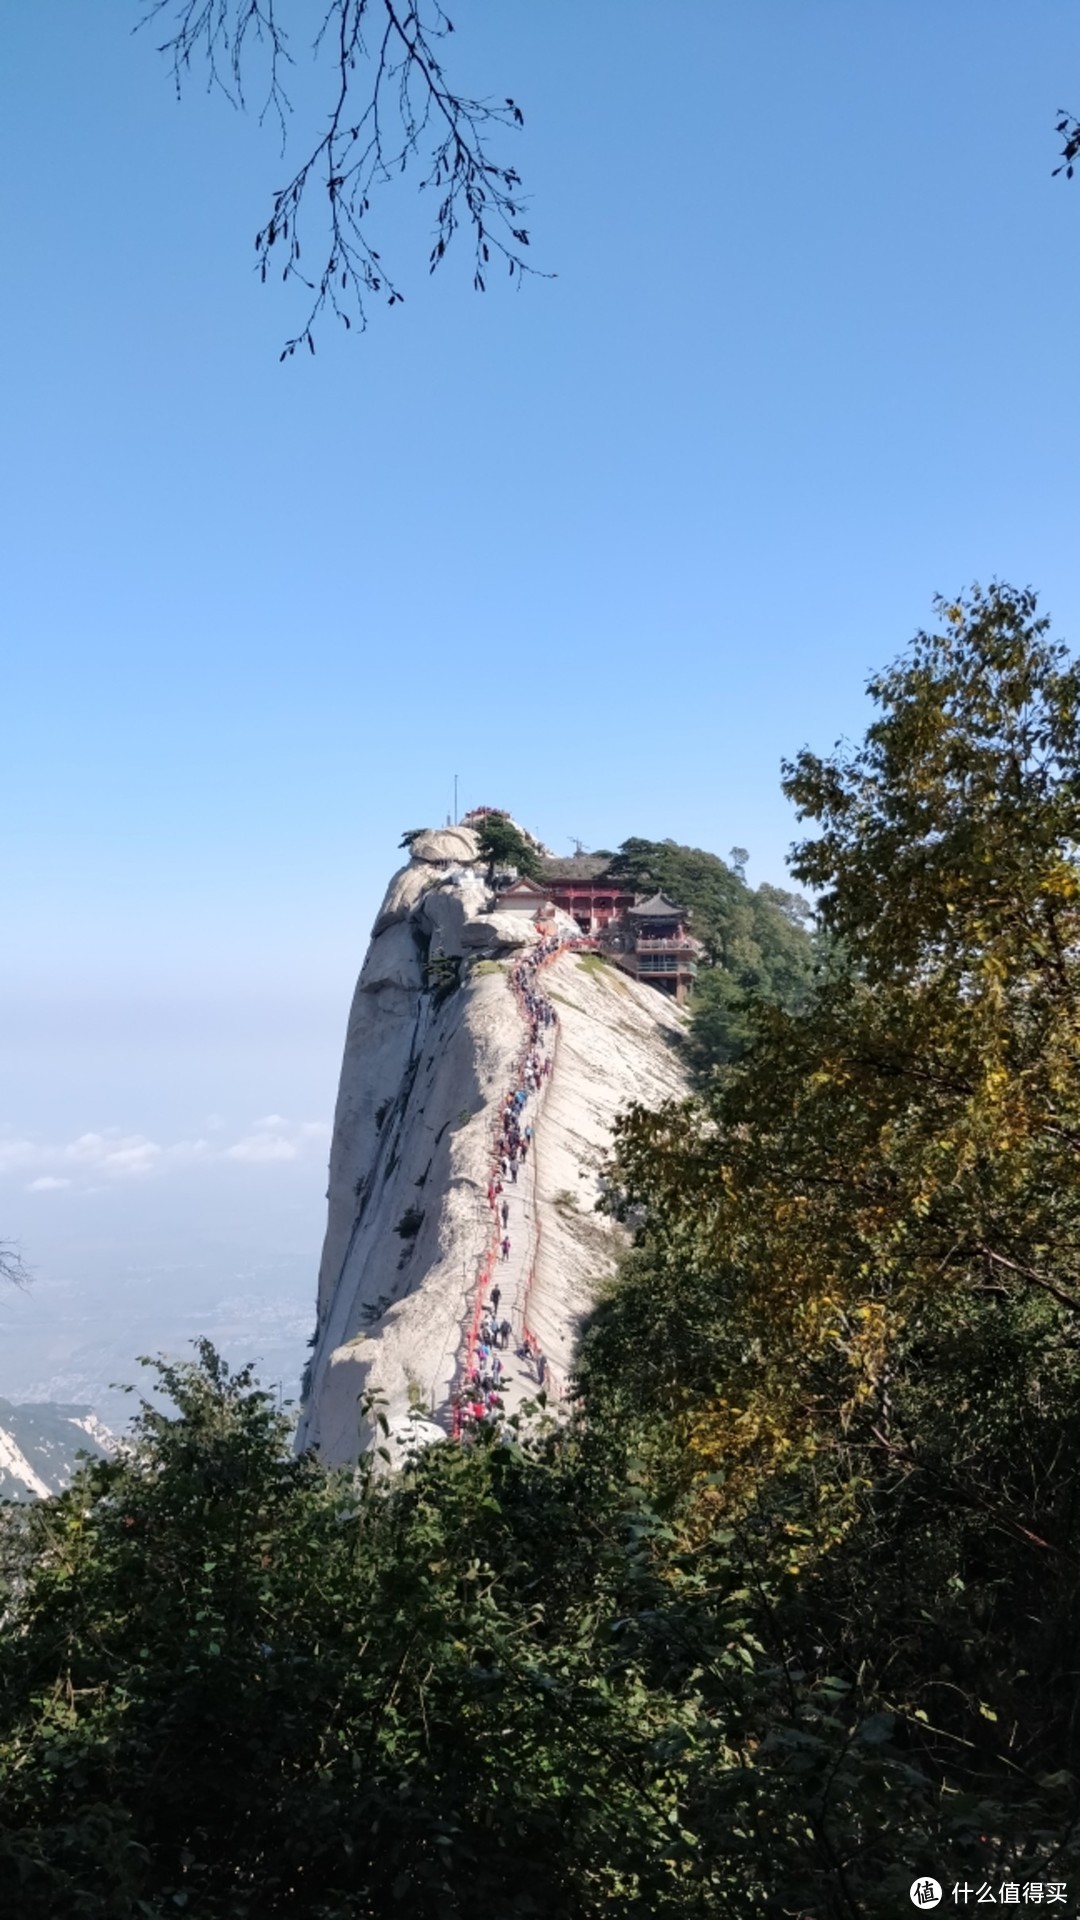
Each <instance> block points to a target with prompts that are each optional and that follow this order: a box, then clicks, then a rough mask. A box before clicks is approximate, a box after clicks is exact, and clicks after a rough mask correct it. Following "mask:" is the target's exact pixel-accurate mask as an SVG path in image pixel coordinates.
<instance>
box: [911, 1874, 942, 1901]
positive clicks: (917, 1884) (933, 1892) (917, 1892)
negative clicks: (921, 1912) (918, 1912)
mask: <svg viewBox="0 0 1080 1920" xmlns="http://www.w3.org/2000/svg"><path fill="white" fill-rule="evenodd" d="M940 1899H941V1882H940V1880H931V1879H930V1878H929V1877H926V1878H924V1879H922V1880H913V1881H912V1883H911V1904H912V1906H913V1907H921V1908H926V1907H936V1906H937V1903H938V1901H939V1900H940Z"/></svg>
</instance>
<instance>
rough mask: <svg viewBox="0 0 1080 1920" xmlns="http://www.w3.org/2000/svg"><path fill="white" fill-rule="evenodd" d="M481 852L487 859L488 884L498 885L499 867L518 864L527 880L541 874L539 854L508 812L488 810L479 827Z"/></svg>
mask: <svg viewBox="0 0 1080 1920" xmlns="http://www.w3.org/2000/svg"><path fill="white" fill-rule="evenodd" d="M476 837H477V840H478V842H479V845H480V852H481V853H482V854H483V856H484V858H485V860H486V861H487V863H488V885H489V886H494V885H495V869H496V867H516V868H517V870H518V872H519V873H520V874H523V875H524V877H525V879H526V880H536V879H538V878H539V876H540V870H541V869H540V858H539V855H538V854H537V852H536V849H535V848H534V847H531V846H530V845H529V842H528V841H527V840H526V838H525V835H524V834H523V833H522V832H521V831H520V830H519V828H517V827H515V825H514V823H513V821H512V820H508V819H507V818H506V816H505V814H501V813H489V814H488V815H487V818H486V819H485V820H484V822H483V824H482V826H480V827H479V828H478V829H477V835H476Z"/></svg>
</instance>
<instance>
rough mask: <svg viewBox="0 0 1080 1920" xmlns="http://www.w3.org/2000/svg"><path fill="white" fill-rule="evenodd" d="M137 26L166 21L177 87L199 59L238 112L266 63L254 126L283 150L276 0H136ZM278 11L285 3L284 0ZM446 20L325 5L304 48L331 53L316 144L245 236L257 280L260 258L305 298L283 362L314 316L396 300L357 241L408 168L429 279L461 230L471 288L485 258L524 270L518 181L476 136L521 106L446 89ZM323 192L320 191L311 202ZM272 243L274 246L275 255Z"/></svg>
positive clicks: (402, 4)
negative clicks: (262, 126)
mask: <svg viewBox="0 0 1080 1920" xmlns="http://www.w3.org/2000/svg"><path fill="white" fill-rule="evenodd" d="M296 3H297V0H294V4H296ZM141 4H142V5H143V6H144V7H145V8H146V13H145V16H144V19H143V20H142V21H141V22H140V23H139V24H140V25H146V24H147V23H148V22H150V21H151V20H157V19H158V18H159V16H161V15H168V16H169V18H170V24H171V26H172V29H173V31H172V32H171V33H170V35H169V37H168V39H166V40H164V41H163V42H162V43H161V45H160V47H159V52H161V53H164V54H166V55H167V56H168V57H169V59H170V60H171V63H172V72H173V77H174V80H175V82H176V87H177V91H178V92H179V91H180V89H181V86H182V82H183V81H184V79H186V78H187V77H188V76H189V75H190V74H191V72H192V69H193V66H198V65H200V64H201V65H202V67H203V68H204V70H205V72H206V75H207V85H208V87H209V88H210V90H213V89H214V88H218V89H219V90H220V91H221V92H223V93H224V94H225V95H226V97H227V98H228V99H229V100H231V101H232V103H233V104H234V106H238V107H244V106H246V104H247V99H246V88H245V75H246V74H248V73H249V72H250V70H251V67H252V66H253V64H254V63H255V62H256V61H257V60H258V59H259V57H260V55H261V56H262V60H263V63H264V69H265V71H264V75H263V79H262V82H261V90H262V89H264V90H265V91H264V98H263V103H262V106H261V108H260V109H259V118H260V120H262V119H264V118H265V117H266V115H267V114H268V113H270V114H273V115H276V117H277V120H278V122H279V125H280V127H281V130H282V136H283V148H284V134H285V129H286V126H287V116H288V115H289V114H290V113H291V111H292V106H291V102H290V100H289V97H288V94H287V93H286V91H285V88H284V85H283V73H284V69H285V68H286V67H287V66H289V65H292V64H294V61H293V56H292V54H291V52H290V50H289V35H288V33H287V31H286V29H285V27H284V26H283V24H282V20H281V11H282V9H281V6H280V4H278V5H276V4H275V0H141ZM286 4H287V0H286ZM453 31H454V29H453V24H452V22H451V21H450V20H449V19H448V17H447V15H446V14H445V13H444V12H443V10H442V7H441V6H440V5H439V4H438V0H329V5H328V6H327V10H326V13H325V15H324V18H323V21H322V25H321V26H320V27H319V29H318V32H317V34H316V36H315V40H314V42H313V45H312V49H311V51H312V55H313V56H315V55H317V54H318V53H319V51H320V50H321V49H322V48H323V47H324V46H326V45H331V46H332V47H333V56H334V75H335V78H334V97H333V99H332V102H331V107H330V116H329V124H328V126H327V129H326V132H325V133H324V134H323V136H322V138H321V139H320V140H319V141H317V143H316V145H315V146H314V148H313V149H312V151H311V152H310V153H309V154H308V156H307V158H306V159H305V160H304V162H303V165H302V166H300V167H299V168H298V169H297V170H296V172H295V173H294V174H293V176H292V179H291V180H290V181H289V183H288V185H287V186H285V187H281V188H279V189H278V191H277V192H276V193H275V194H274V198H273V205H272V209H271V214H270V218H269V220H268V221H267V222H266V224H265V225H264V226H262V227H260V229H259V231H258V233H257V234H256V236H255V252H256V264H257V267H258V270H259V274H260V277H261V279H262V280H264V281H265V279H266V277H267V273H268V271H269V268H270V266H271V264H272V261H271V256H272V255H273V264H278V263H281V267H282V275H281V277H282V279H283V280H285V281H288V280H297V281H299V282H300V284H301V286H303V287H306V288H307V290H308V292H309V293H310V294H311V296H312V297H311V303H310V307H309V311H308V315H307V319H306V321H305V323H304V325H303V327H302V328H301V329H300V331H299V333H297V334H296V335H294V337H293V338H292V339H291V340H288V341H286V343H285V347H284V349H283V351H282V355H281V358H282V359H283V360H284V359H285V358H286V357H287V356H288V355H290V354H292V353H295V351H296V348H297V347H298V346H301V345H303V344H305V343H306V345H307V346H308V348H309V349H310V351H311V352H312V353H314V351H315V340H314V332H313V329H314V326H315V322H316V321H317V319H318V318H319V316H320V314H322V313H323V311H324V310H325V309H326V308H329V309H330V310H331V311H332V312H333V313H335V314H337V316H338V317H339V319H341V320H342V321H343V322H344V324H345V326H346V327H349V326H351V325H352V324H353V321H354V320H355V321H357V322H358V324H359V326H360V327H361V329H363V328H364V327H365V326H366V324H367V310H366V306H365V301H366V300H367V299H368V298H369V297H370V296H371V295H373V294H384V295H385V296H386V299H387V302H388V304H389V305H390V306H394V305H395V304H396V303H397V302H398V301H400V300H401V299H402V298H403V296H402V293H401V291H400V288H399V286H398V285H397V283H396V281H394V280H393V279H392V278H391V277H390V275H389V273H388V272H387V269H386V268H385V266H384V265H383V262H382V259H381V257H380V255H379V252H378V251H377V249H376V248H375V247H374V246H373V245H372V242H371V240H370V239H369V237H368V233H369V229H368V225H367V221H368V216H369V214H370V211H371V204H372V197H373V195H374V194H375V193H376V192H377V190H378V188H380V187H383V186H388V185H389V183H390V181H391V180H392V179H393V178H394V177H395V176H399V175H401V174H403V173H404V172H405V171H406V170H407V168H408V166H409V163H410V161H415V162H416V163H417V164H418V165H419V166H420V167H421V168H422V169H423V173H422V178H421V180H420V182H419V185H420V188H421V190H424V189H426V188H429V187H431V188H434V189H435V190H436V192H437V194H438V204H437V210H436V213H435V226H434V231H433V236H432V247H431V252H430V255H429V258H428V268H429V271H431V272H434V270H435V268H436V267H437V266H438V265H439V263H440V261H441V260H442V259H443V258H444V256H445V254H446V252H447V249H448V248H449V246H450V242H451V241H452V239H453V238H454V235H455V234H456V233H457V231H458V229H459V227H462V226H464V227H466V228H468V229H470V230H471V232H472V238H473V247H474V263H473V285H474V287H476V289H477V290H478V291H479V292H483V291H484V289H485V286H486V283H487V275H488V270H489V268H490V267H491V265H492V263H493V262H495V261H498V260H500V259H501V260H503V261H505V263H506V267H507V270H508V273H509V276H510V277H511V278H514V277H515V276H516V277H518V278H519V279H520V276H521V275H522V274H523V273H530V272H535V271H536V269H535V268H532V267H531V266H529V265H528V264H527V263H526V261H525V259H524V249H525V248H526V247H527V246H528V245H529V235H528V232H527V230H526V228H525V226H524V225H523V224H522V220H523V202H522V198H521V193H520V188H521V181H520V178H519V176H518V174H517V172H516V171H515V169H514V168H513V167H510V166H506V165H504V164H503V163H502V162H501V161H496V160H493V159H492V158H491V156H490V153H489V151H488V145H487V142H488V140H489V138H490V136H491V134H492V131H493V129H495V128H499V127H520V126H521V125H522V124H523V121H522V113H521V109H520V107H518V105H517V104H516V102H515V101H514V100H511V99H506V100H504V101H503V102H502V103H501V104H496V105H493V104H492V103H491V102H490V101H486V100H478V99H473V98H471V97H470V96H468V95H466V94H463V93H457V92H455V91H454V89H453V88H452V87H451V86H450V84H449V82H448V80H447V77H446V73H445V70H444V67H443V63H442V59H441V57H440V51H441V43H442V42H443V41H444V40H446V39H447V38H448V36H449V35H450V34H451V33H453ZM319 186H321V187H323V188H325V192H326V204H327V212H328V224H329V235H328V244H326V245H325V251H324V252H323V243H320V245H319V249H318V251H320V252H323V260H322V265H321V266H320V267H318V268H317V269H316V270H315V272H314V273H313V274H312V275H311V277H309V276H308V272H307V269H306V267H304V266H302V265H301V261H302V259H303V252H302V248H301V234H300V226H301V218H302V215H303V213H304V210H305V207H306V206H309V205H310V198H307V199H306V198H305V196H308V190H309V189H310V188H316V189H317V188H318V187H319ZM319 197H320V198H321V195H320V196H319ZM275 249H277V251H276V252H275V251H274V250H275Z"/></svg>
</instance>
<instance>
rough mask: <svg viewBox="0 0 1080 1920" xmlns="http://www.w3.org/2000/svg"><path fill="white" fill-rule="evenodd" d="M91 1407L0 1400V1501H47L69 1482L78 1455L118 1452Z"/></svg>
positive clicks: (42, 1401) (99, 1454)
mask: <svg viewBox="0 0 1080 1920" xmlns="http://www.w3.org/2000/svg"><path fill="white" fill-rule="evenodd" d="M115 1450H116V1441H115V1439H114V1437H113V1435H112V1434H111V1433H110V1432H109V1431H108V1428H107V1427H104V1426H103V1425H102V1423H101V1421H100V1420H99V1419H98V1417H97V1415H96V1414H95V1412H94V1410H93V1408H92V1407H82V1406H65V1405H63V1404H62V1403H60V1402H59V1401H56V1400H26V1401H23V1402H21V1403H19V1402H16V1401H13V1400H4V1399H0V1499H2V1500H44V1499H47V1498H48V1497H49V1495H50V1494H53V1493H62V1492H63V1490H64V1488H65V1487H67V1486H69V1485H70V1483H71V1477H72V1474H73V1473H74V1471H75V1467H76V1465H77V1463H78V1455H79V1454H80V1453H90V1454H94V1455H95V1456H96V1457H97V1458H98V1459H101V1458H104V1457H105V1456H107V1455H108V1454H110V1453H113V1452H115Z"/></svg>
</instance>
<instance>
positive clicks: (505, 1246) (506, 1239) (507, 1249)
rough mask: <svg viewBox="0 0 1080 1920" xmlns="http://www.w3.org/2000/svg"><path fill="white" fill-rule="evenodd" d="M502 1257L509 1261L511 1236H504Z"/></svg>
mask: <svg viewBox="0 0 1080 1920" xmlns="http://www.w3.org/2000/svg"><path fill="white" fill-rule="evenodd" d="M502 1257H503V1259H504V1260H509V1258H510V1236H509V1234H504V1235H503V1243H502Z"/></svg>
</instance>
